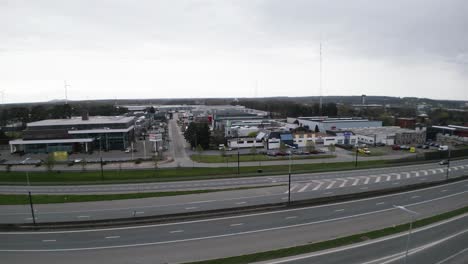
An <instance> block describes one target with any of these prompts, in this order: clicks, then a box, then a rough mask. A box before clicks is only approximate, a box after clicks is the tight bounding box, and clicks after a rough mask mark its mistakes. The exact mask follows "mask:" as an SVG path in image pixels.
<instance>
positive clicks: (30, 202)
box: [28, 191, 36, 225]
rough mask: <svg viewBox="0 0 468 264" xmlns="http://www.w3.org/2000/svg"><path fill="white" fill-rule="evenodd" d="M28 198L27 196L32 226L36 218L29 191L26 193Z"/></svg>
mask: <svg viewBox="0 0 468 264" xmlns="http://www.w3.org/2000/svg"><path fill="white" fill-rule="evenodd" d="M28 196H29V205H30V207H31V216H32V220H33V224H34V225H36V216H35V214H34V205H33V201H32V196H31V192H30V191H28Z"/></svg>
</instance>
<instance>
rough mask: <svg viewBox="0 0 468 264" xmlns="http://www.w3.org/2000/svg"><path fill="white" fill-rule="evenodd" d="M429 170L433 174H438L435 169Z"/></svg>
mask: <svg viewBox="0 0 468 264" xmlns="http://www.w3.org/2000/svg"><path fill="white" fill-rule="evenodd" d="M428 171H430V172H432V174H436V173H437V171H436V170H435V169H430V170H428Z"/></svg>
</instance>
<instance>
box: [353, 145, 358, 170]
mask: <svg viewBox="0 0 468 264" xmlns="http://www.w3.org/2000/svg"><path fill="white" fill-rule="evenodd" d="M358 154H359V148H356V162H355V163H354V167H355V168H357V159H358Z"/></svg>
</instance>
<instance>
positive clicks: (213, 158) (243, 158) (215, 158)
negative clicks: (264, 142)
mask: <svg viewBox="0 0 468 264" xmlns="http://www.w3.org/2000/svg"><path fill="white" fill-rule="evenodd" d="M335 157H336V156H335V155H328V154H317V155H307V156H306V155H304V156H293V157H292V159H293V160H304V159H330V158H335ZM190 158H191V159H192V160H193V161H196V162H201V163H235V162H237V154H227V155H226V156H224V157H223V156H221V155H198V154H194V155H191V156H190ZM275 160H289V156H277V157H270V156H266V155H262V154H256V155H245V154H243V155H239V161H240V162H256V161H257V162H260V161H275Z"/></svg>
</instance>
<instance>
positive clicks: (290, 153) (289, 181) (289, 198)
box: [288, 151, 292, 205]
mask: <svg viewBox="0 0 468 264" xmlns="http://www.w3.org/2000/svg"><path fill="white" fill-rule="evenodd" d="M291 156H292V152H291V151H289V173H288V205H290V204H291Z"/></svg>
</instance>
